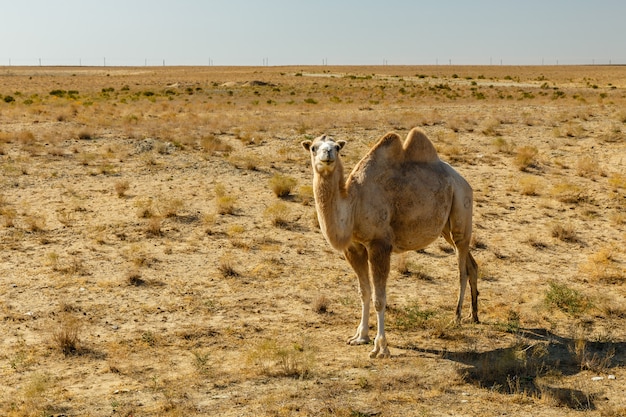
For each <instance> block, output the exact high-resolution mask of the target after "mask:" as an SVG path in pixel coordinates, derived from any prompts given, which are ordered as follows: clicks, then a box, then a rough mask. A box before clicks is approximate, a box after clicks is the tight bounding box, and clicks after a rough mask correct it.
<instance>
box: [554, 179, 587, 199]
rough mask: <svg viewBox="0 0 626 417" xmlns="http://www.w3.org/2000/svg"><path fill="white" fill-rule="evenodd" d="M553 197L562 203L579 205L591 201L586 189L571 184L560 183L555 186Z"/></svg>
mask: <svg viewBox="0 0 626 417" xmlns="http://www.w3.org/2000/svg"><path fill="white" fill-rule="evenodd" d="M550 193H551V194H552V196H553V197H554V198H556V199H557V200H558V201H560V202H561V203H566V204H578V203H584V202H588V201H589V196H588V195H587V193H586V191H585V189H584V188H583V187H581V186H579V185H576V184H573V183H571V182H560V183H557V184H555V185H554V186H553V187H552V190H551V191H550Z"/></svg>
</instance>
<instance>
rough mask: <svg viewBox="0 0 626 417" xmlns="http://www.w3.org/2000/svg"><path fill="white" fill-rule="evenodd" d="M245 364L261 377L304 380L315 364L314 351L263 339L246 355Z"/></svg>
mask: <svg viewBox="0 0 626 417" xmlns="http://www.w3.org/2000/svg"><path fill="white" fill-rule="evenodd" d="M247 362H248V364H249V365H251V366H253V367H255V368H257V369H258V370H259V372H260V373H261V374H262V375H267V376H284V377H293V378H306V377H307V376H309V375H310V373H311V371H312V368H313V364H314V362H315V350H314V349H313V348H312V347H311V346H309V345H308V344H303V343H285V344H279V343H278V342H277V341H275V340H272V339H265V340H263V341H261V342H260V343H258V344H257V345H256V346H255V347H254V348H253V349H252V350H251V351H250V352H249V353H248V358H247Z"/></svg>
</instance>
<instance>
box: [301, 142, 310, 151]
mask: <svg viewBox="0 0 626 417" xmlns="http://www.w3.org/2000/svg"><path fill="white" fill-rule="evenodd" d="M300 143H301V144H302V147H303V148H304V149H306V150H307V151H309V150H311V144H312V142H311V141H310V140H305V141H302V142H300Z"/></svg>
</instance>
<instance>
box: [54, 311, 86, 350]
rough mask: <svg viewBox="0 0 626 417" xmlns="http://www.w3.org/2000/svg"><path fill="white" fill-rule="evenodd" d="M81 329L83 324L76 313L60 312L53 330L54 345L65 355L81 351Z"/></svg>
mask: <svg viewBox="0 0 626 417" xmlns="http://www.w3.org/2000/svg"><path fill="white" fill-rule="evenodd" d="M81 330H82V325H81V323H80V321H79V320H78V319H77V318H76V317H75V316H74V315H72V314H70V313H62V314H60V315H59V319H58V323H57V325H56V328H55V329H53V331H52V343H53V346H54V347H55V348H57V349H59V350H60V351H61V352H62V353H63V354H64V355H65V356H68V355H75V354H77V353H79V352H80V333H81Z"/></svg>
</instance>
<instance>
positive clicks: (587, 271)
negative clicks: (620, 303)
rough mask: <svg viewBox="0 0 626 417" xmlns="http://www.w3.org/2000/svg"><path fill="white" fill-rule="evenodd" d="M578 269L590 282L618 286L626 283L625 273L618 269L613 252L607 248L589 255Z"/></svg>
mask: <svg viewBox="0 0 626 417" xmlns="http://www.w3.org/2000/svg"><path fill="white" fill-rule="evenodd" d="M579 268H580V272H581V273H582V274H584V275H585V276H586V277H589V278H590V279H591V280H592V281H596V282H598V281H599V282H601V283H603V284H620V283H623V282H625V281H626V271H624V269H623V268H620V265H619V263H618V262H616V260H615V257H614V256H613V251H612V250H611V248H609V247H608V246H607V247H604V248H602V249H600V250H599V251H598V252H596V253H594V254H592V255H590V256H589V257H588V258H587V261H586V262H584V263H582V264H581V265H580V267H579Z"/></svg>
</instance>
